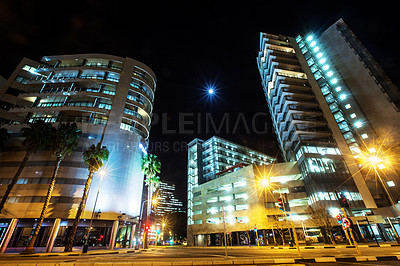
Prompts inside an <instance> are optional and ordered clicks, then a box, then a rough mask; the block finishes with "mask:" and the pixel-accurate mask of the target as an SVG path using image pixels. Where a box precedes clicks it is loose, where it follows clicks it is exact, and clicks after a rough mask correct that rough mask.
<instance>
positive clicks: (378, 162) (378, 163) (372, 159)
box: [364, 148, 400, 243]
mask: <svg viewBox="0 0 400 266" xmlns="http://www.w3.org/2000/svg"><path fill="white" fill-rule="evenodd" d="M370 152H371V153H374V152H376V150H375V149H374V148H372V149H370ZM364 161H365V162H368V163H369V164H370V165H371V166H372V168H373V169H374V172H375V175H376V176H377V177H378V179H379V181H380V182H381V185H382V187H383V189H384V190H385V193H386V196H387V197H388V199H389V202H390V205H391V207H392V209H393V210H394V211H395V212H396V215H397V216H398V217H399V216H400V213H399V210H398V209H397V208H396V205H395V203H394V201H393V198H392V195H391V194H390V192H389V190H388V188H387V187H386V184H385V182H384V181H383V179H382V177H381V175H380V173H379V171H378V169H377V168H379V170H382V169H385V164H384V163H383V162H384V161H383V160H382V159H381V158H379V157H378V156H376V155H370V156H366V160H364ZM389 222H390V221H389ZM393 231H394V234H395V235H396V240H397V242H398V243H400V238H399V235H398V233H397V231H396V230H394V228H393Z"/></svg>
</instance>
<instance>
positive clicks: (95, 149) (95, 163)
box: [64, 141, 109, 252]
mask: <svg viewBox="0 0 400 266" xmlns="http://www.w3.org/2000/svg"><path fill="white" fill-rule="evenodd" d="M108 155H109V151H108V149H107V147H106V146H101V141H100V142H99V143H97V145H94V144H92V145H91V146H90V147H89V148H88V149H87V150H86V151H85V152H84V153H83V157H82V159H83V162H84V163H85V164H87V165H88V169H89V175H88V178H87V180H86V184H85V188H84V190H83V195H82V199H81V202H80V204H79V207H78V210H77V212H76V216H75V220H74V224H73V225H72V229H71V231H70V233H69V237H68V241H67V244H66V245H65V249H64V252H71V251H72V246H73V244H74V239H75V234H76V229H77V228H78V224H79V220H80V219H81V216H82V213H83V210H84V209H85V206H86V200H87V197H88V194H89V189H90V184H91V183H92V179H93V174H94V173H95V172H97V171H98V170H99V169H100V168H101V167H103V161H106V160H108Z"/></svg>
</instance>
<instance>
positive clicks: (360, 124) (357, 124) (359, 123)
mask: <svg viewBox="0 0 400 266" xmlns="http://www.w3.org/2000/svg"><path fill="white" fill-rule="evenodd" d="M354 126H355V127H356V128H360V127H362V123H361V122H360V121H358V122H356V123H355V124H354Z"/></svg>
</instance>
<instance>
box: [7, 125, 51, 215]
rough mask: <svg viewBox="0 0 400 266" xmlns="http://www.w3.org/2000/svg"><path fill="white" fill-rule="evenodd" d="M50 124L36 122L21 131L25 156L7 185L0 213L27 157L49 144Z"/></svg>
mask: <svg viewBox="0 0 400 266" xmlns="http://www.w3.org/2000/svg"><path fill="white" fill-rule="evenodd" d="M51 127H52V126H51V124H50V123H45V122H44V121H42V120H36V121H35V122H34V123H31V124H30V127H29V128H23V129H22V130H21V132H22V137H24V138H25V139H24V140H23V142H22V145H23V146H24V148H25V156H24V158H23V159H22V162H21V164H20V165H19V168H18V170H17V172H16V173H15V175H14V177H13V178H12V180H11V183H10V184H8V186H7V189H6V192H5V193H4V196H3V198H2V199H1V202H0V213H1V212H2V211H3V208H4V204H5V203H6V201H7V199H8V196H9V195H10V192H11V190H12V189H13V187H14V185H15V184H16V183H17V181H18V178H19V176H20V174H21V172H22V170H23V169H24V167H25V165H26V163H27V161H28V160H29V157H30V156H31V155H32V154H34V153H36V152H37V151H38V150H39V149H41V148H43V147H45V146H46V145H48V144H49V142H50V139H51Z"/></svg>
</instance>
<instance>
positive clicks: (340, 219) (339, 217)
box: [336, 214, 342, 224]
mask: <svg viewBox="0 0 400 266" xmlns="http://www.w3.org/2000/svg"><path fill="white" fill-rule="evenodd" d="M336 219H337V222H338V223H339V224H342V215H340V214H338V215H336Z"/></svg>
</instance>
